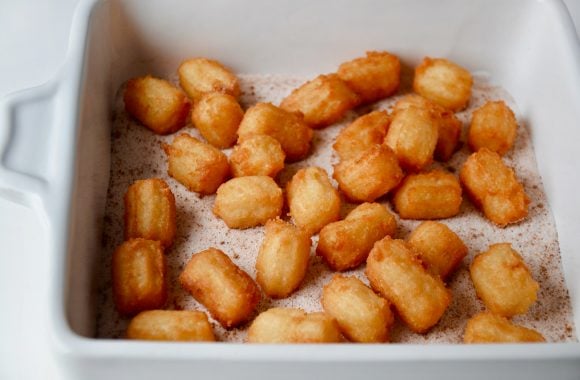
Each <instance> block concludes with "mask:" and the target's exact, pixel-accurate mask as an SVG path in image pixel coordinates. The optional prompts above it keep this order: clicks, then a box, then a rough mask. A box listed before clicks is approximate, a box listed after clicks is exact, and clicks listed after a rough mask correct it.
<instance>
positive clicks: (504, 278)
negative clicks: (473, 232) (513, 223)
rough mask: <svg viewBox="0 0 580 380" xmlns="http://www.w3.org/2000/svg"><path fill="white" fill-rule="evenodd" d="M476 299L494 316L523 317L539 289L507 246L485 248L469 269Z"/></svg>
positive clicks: (515, 254) (516, 255) (522, 263)
mask: <svg viewBox="0 0 580 380" xmlns="http://www.w3.org/2000/svg"><path fill="white" fill-rule="evenodd" d="M469 272H470V274H471V280H472V281H473V286H474V287H475V291H476V293H477V296H478V297H479V298H481V300H482V301H483V303H485V306H486V307H487V308H488V309H489V310H490V311H491V312H493V313H494V314H497V315H501V316H503V317H513V316H514V315H518V314H524V313H525V312H526V311H528V309H529V308H530V307H531V306H532V305H533V304H534V302H536V299H537V294H538V289H539V288H540V286H539V285H538V283H537V282H536V281H534V279H533V277H532V275H531V273H530V270H529V269H528V267H527V266H526V264H525V263H524V260H523V259H522V257H521V256H520V255H519V254H518V253H517V252H516V251H515V250H514V249H513V248H512V247H511V244H509V243H498V244H492V245H490V246H489V249H488V250H487V251H486V252H483V253H480V254H479V255H477V256H475V258H474V259H473V262H472V263H471V267H470V268H469Z"/></svg>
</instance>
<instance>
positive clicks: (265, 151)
mask: <svg viewBox="0 0 580 380" xmlns="http://www.w3.org/2000/svg"><path fill="white" fill-rule="evenodd" d="M285 158H286V154H285V153H284V150H283V149H282V146H281V145H280V143H279V142H278V140H276V139H275V138H273V137H271V136H268V135H254V136H250V137H247V138H245V139H244V140H242V141H240V142H239V143H238V144H236V145H235V146H234V150H233V151H232V154H231V156H230V165H231V167H232V174H233V175H234V177H245V176H251V175H267V176H268V177H272V178H274V177H276V175H277V174H278V173H279V172H280V171H281V170H282V169H284V160H285Z"/></svg>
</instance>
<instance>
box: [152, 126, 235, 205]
mask: <svg viewBox="0 0 580 380" xmlns="http://www.w3.org/2000/svg"><path fill="white" fill-rule="evenodd" d="M163 149H164V150H165V154H167V162H168V164H169V165H168V166H169V167H168V170H167V172H168V174H169V175H170V176H172V177H173V178H175V179H176V180H177V181H178V182H180V183H181V184H182V185H184V186H185V187H187V189H188V190H189V191H195V192H197V193H200V194H203V195H205V194H213V193H215V192H216V190H217V188H218V187H219V186H220V185H221V184H222V183H223V182H224V181H225V180H226V179H227V178H228V176H229V173H230V165H229V164H228V158H227V157H226V155H225V154H223V153H222V151H220V150H219V149H216V148H215V147H213V146H211V145H209V144H206V143H204V142H201V141H199V140H198V139H196V138H195V137H191V136H189V135H188V134H185V133H182V134H180V135H179V136H177V137H176V138H175V139H174V140H173V142H172V143H171V144H170V145H169V144H163Z"/></svg>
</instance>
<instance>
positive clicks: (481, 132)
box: [467, 100, 518, 156]
mask: <svg viewBox="0 0 580 380" xmlns="http://www.w3.org/2000/svg"><path fill="white" fill-rule="evenodd" d="M517 133H518V121H517V120H516V116H515V115H514V112H513V111H512V110H511V109H510V108H509V107H508V106H507V105H506V104H505V102H503V101H501V100H500V101H495V102H487V103H485V104H484V105H483V106H481V107H479V108H478V109H476V110H475V111H473V114H472V116H471V124H470V126H469V134H468V135H467V141H468V143H469V147H470V148H471V150H473V151H474V152H477V151H478V150H479V149H481V148H487V149H489V150H491V151H493V152H496V153H497V154H499V155H500V156H503V155H504V154H506V153H507V152H508V151H509V150H510V149H511V148H512V147H513V146H514V142H515V140H516V135H517Z"/></svg>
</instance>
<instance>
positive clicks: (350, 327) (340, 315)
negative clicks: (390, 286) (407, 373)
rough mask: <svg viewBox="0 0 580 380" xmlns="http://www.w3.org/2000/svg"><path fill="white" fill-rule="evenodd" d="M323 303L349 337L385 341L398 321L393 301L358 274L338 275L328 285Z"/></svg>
mask: <svg viewBox="0 0 580 380" xmlns="http://www.w3.org/2000/svg"><path fill="white" fill-rule="evenodd" d="M321 302H322V306H323V308H324V311H325V312H326V313H327V314H328V315H329V316H331V317H333V318H335V319H336V321H337V322H338V326H339V328H340V331H341V332H342V333H343V334H344V336H345V337H346V338H348V340H350V341H352V342H359V343H382V342H386V341H387V340H388V339H389V330H390V329H391V326H392V325H393V323H394V316H393V312H392V311H391V309H390V307H389V303H388V302H387V301H386V300H384V299H383V298H381V297H379V296H378V295H376V294H375V292H373V291H372V290H371V289H370V288H369V287H368V286H366V285H365V284H363V283H362V281H360V280H359V279H357V278H356V277H344V276H341V275H335V276H334V277H333V278H332V280H331V281H330V282H329V283H328V284H326V285H325V286H324V288H323V290H322V300H321Z"/></svg>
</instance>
